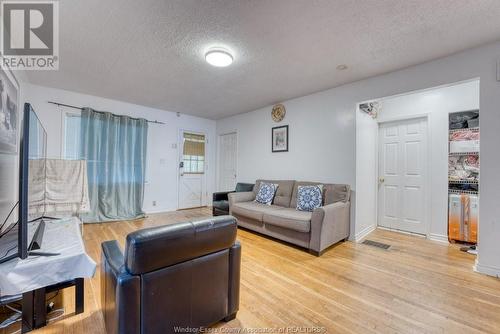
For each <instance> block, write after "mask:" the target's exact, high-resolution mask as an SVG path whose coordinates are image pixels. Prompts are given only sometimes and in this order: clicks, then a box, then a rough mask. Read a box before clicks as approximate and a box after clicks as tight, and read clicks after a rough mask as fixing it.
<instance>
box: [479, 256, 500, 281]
mask: <svg viewBox="0 0 500 334" xmlns="http://www.w3.org/2000/svg"><path fill="white" fill-rule="evenodd" d="M474 271H475V272H478V273H480V274H485V275H489V276H493V277H496V278H500V268H498V267H493V266H486V265H482V264H480V263H479V262H477V260H476V263H475V264H474Z"/></svg>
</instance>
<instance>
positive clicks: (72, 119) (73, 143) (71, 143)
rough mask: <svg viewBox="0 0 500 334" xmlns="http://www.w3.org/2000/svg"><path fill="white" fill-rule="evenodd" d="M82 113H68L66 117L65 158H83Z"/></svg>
mask: <svg viewBox="0 0 500 334" xmlns="http://www.w3.org/2000/svg"><path fill="white" fill-rule="evenodd" d="M80 121H81V117H80V114H74V113H66V115H65V118H64V146H63V147H64V151H63V157H64V159H81V129H80Z"/></svg>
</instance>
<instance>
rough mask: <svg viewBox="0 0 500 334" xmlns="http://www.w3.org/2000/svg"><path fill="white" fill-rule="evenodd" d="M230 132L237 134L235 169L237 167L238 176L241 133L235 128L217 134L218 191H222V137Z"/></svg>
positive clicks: (216, 177) (216, 180)
mask: <svg viewBox="0 0 500 334" xmlns="http://www.w3.org/2000/svg"><path fill="white" fill-rule="evenodd" d="M230 134H235V135H236V162H235V169H236V177H238V150H239V135H238V130H233V131H227V132H222V133H219V134H217V171H216V176H215V182H216V183H217V184H216V185H215V188H216V191H221V189H220V179H221V173H220V169H221V165H222V164H221V162H220V158H221V154H220V153H221V137H222V136H226V135H230Z"/></svg>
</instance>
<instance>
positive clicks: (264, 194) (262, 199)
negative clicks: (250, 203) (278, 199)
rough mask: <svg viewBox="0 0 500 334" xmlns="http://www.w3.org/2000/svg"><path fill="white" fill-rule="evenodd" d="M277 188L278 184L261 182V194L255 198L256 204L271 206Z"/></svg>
mask: <svg viewBox="0 0 500 334" xmlns="http://www.w3.org/2000/svg"><path fill="white" fill-rule="evenodd" d="M277 188H278V185H277V184H272V183H265V182H261V183H260V187H259V192H258V193H257V196H255V202H258V203H262V204H266V205H271V203H272V202H273V198H274V194H276V189H277Z"/></svg>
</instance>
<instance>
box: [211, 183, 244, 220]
mask: <svg viewBox="0 0 500 334" xmlns="http://www.w3.org/2000/svg"><path fill="white" fill-rule="evenodd" d="M253 186H254V184H253V183H237V184H236V189H235V190H234V191H220V192H216V193H214V194H213V196H212V215H213V216H223V215H228V214H229V201H228V199H227V195H228V194H230V193H234V192H237V193H238V192H244V191H253Z"/></svg>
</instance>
